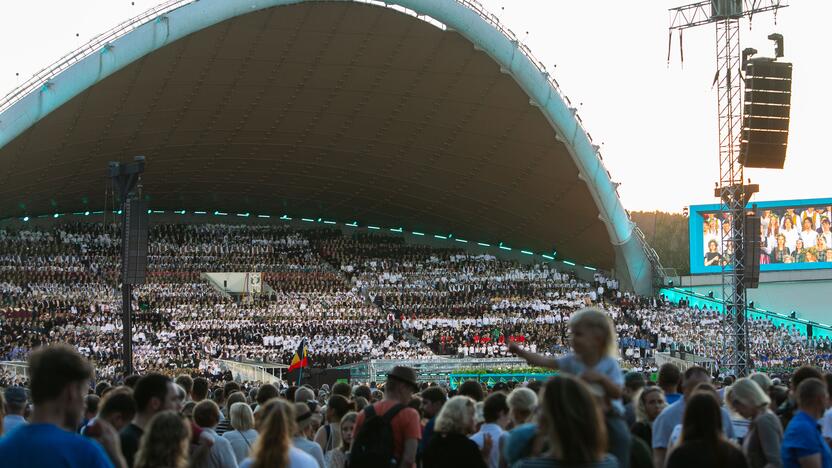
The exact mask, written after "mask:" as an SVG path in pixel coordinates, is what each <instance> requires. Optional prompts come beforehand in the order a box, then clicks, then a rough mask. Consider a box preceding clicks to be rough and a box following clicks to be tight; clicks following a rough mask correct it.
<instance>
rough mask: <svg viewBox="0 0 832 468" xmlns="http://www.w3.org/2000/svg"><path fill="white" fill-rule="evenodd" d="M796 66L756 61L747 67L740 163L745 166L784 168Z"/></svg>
mask: <svg viewBox="0 0 832 468" xmlns="http://www.w3.org/2000/svg"><path fill="white" fill-rule="evenodd" d="M791 101H792V64H791V63H787V62H776V61H775V60H774V59H771V58H755V59H751V60H749V61H748V63H747V65H746V67H745V106H744V108H743V116H742V138H741V145H740V162H741V163H742V164H743V166H745V167H759V168H767V169H782V168H783V165H784V164H785V161H786V147H787V146H788V143H789V114H790V113H791Z"/></svg>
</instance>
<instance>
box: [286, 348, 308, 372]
mask: <svg viewBox="0 0 832 468" xmlns="http://www.w3.org/2000/svg"><path fill="white" fill-rule="evenodd" d="M304 367H309V359H308V358H307V356H306V341H301V343H300V344H299V345H298V349H297V351H295V355H294V356H292V362H291V364H289V369H288V371H289V372H292V371H293V370H295V369H303V368H304Z"/></svg>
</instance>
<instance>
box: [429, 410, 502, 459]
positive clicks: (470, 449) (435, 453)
mask: <svg viewBox="0 0 832 468" xmlns="http://www.w3.org/2000/svg"><path fill="white" fill-rule="evenodd" d="M474 412H475V409H474V400H473V399H471V398H470V397H467V396H455V397H453V398H451V399H450V400H448V401H447V402H446V403H445V404H444V405H443V406H442V409H441V410H440V411H439V414H438V415H437V416H436V424H435V425H434V428H433V430H434V433H433V437H431V439H430V443H429V444H428V446H427V448H426V449H425V453H424V455H423V456H422V462H423V464H424V466H430V467H433V468H445V467H447V468H459V467H460V466H466V467H471V468H487V466H488V465H487V464H486V457H487V456H488V455H489V454H490V453H491V447H492V444H494V443H496V442H497V441H492V440H491V437H490V436H487V437H486V439H485V443H484V444H483V448H482V451H480V449H479V447H477V444H476V443H474V441H472V440H471V439H469V438H468V436H469V435H471V434H473V433H474V432H476V426H475V424H474Z"/></svg>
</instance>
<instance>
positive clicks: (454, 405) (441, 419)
mask: <svg viewBox="0 0 832 468" xmlns="http://www.w3.org/2000/svg"><path fill="white" fill-rule="evenodd" d="M474 411H475V410H474V400H473V399H472V398H470V397H467V396H462V395H457V396H455V397H453V398H451V399H450V400H448V401H447V402H446V403H445V404H444V405H442V409H441V410H439V414H438V415H437V416H436V424H435V425H434V429H433V430H434V431H436V432H444V433H457V434H463V435H468V430H469V429H470V428H471V426H473V424H474Z"/></svg>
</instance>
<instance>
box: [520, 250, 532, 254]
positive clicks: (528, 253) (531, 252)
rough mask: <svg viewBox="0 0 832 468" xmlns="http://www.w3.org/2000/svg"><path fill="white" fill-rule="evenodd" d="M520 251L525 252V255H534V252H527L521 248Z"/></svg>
mask: <svg viewBox="0 0 832 468" xmlns="http://www.w3.org/2000/svg"><path fill="white" fill-rule="evenodd" d="M520 253H522V254H526V255H534V253H532V252H529V251H528V250H521V251H520Z"/></svg>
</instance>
